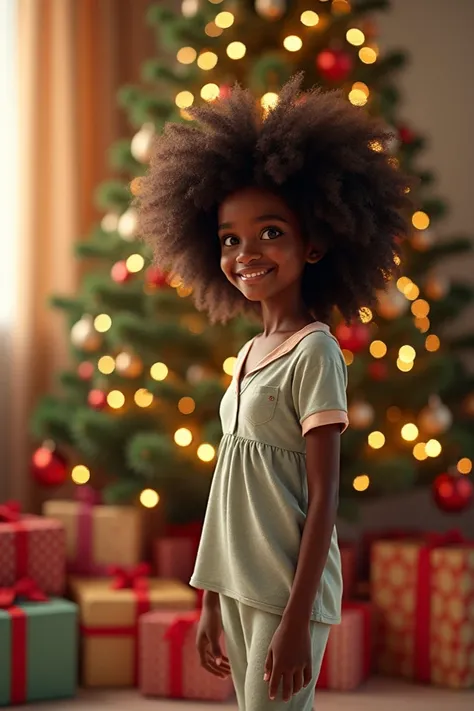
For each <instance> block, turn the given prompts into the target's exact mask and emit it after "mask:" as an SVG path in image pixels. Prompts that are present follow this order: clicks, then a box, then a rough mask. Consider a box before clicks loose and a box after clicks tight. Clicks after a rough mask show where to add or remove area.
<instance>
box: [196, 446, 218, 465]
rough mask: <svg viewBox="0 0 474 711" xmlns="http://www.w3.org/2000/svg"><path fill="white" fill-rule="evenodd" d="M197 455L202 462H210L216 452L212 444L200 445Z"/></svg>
mask: <svg viewBox="0 0 474 711" xmlns="http://www.w3.org/2000/svg"><path fill="white" fill-rule="evenodd" d="M197 455H198V457H199V459H200V460H201V461H202V462H212V460H213V459H214V457H215V456H216V450H215V449H214V447H213V446H212V444H200V445H199V447H198V450H197Z"/></svg>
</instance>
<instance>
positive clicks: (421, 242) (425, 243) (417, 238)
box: [411, 229, 435, 252]
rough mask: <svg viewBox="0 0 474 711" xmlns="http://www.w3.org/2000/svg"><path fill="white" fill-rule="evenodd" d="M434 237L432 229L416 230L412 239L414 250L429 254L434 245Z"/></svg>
mask: <svg viewBox="0 0 474 711" xmlns="http://www.w3.org/2000/svg"><path fill="white" fill-rule="evenodd" d="M434 241H435V240H434V235H433V232H432V231H431V230H430V229H427V230H414V232H413V236H412V238H411V244H412V247H413V249H416V250H417V251H418V252H427V251H428V250H429V249H430V248H431V247H432V246H433V244H434Z"/></svg>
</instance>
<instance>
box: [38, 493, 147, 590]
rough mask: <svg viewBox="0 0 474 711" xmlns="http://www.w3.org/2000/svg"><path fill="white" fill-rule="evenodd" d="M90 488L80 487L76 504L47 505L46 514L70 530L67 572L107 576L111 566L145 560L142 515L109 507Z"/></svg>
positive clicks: (55, 502)
mask: <svg viewBox="0 0 474 711" xmlns="http://www.w3.org/2000/svg"><path fill="white" fill-rule="evenodd" d="M99 501H100V495H99V494H98V492H96V491H94V490H93V489H92V488H91V487H88V486H78V487H77V491H76V500H75V501H62V500H58V501H46V502H45V503H44V504H43V514H44V515H45V516H48V517H50V518H54V519H57V520H58V521H60V522H61V524H62V525H63V526H64V528H65V530H66V544H67V570H68V572H70V573H72V574H75V575H96V576H97V575H106V574H107V569H108V567H109V566H111V565H123V566H132V565H136V564H137V563H138V562H139V561H140V560H141V547H142V531H141V518H140V511H139V510H138V509H136V508H135V507H133V506H105V505H101V504H100V503H99Z"/></svg>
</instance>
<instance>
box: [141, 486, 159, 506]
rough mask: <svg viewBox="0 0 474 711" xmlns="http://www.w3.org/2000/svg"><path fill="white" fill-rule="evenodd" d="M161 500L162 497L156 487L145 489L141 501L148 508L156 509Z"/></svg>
mask: <svg viewBox="0 0 474 711" xmlns="http://www.w3.org/2000/svg"><path fill="white" fill-rule="evenodd" d="M159 500H160V497H159V495H158V493H157V492H156V491H155V490H154V489H143V491H142V493H141V494H140V503H141V505H142V506H144V507H145V508H146V509H154V508H155V506H157V504H158V502H159Z"/></svg>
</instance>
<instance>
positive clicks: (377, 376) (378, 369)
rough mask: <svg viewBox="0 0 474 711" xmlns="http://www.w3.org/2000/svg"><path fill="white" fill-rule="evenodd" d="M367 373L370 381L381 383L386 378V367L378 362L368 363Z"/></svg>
mask: <svg viewBox="0 0 474 711" xmlns="http://www.w3.org/2000/svg"><path fill="white" fill-rule="evenodd" d="M368 371H369V375H370V377H371V378H372V380H378V381H382V380H387V378H388V368H387V365H386V364H385V363H383V362H382V361H380V360H378V361H375V362H374V363H370V365H369V368H368Z"/></svg>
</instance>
